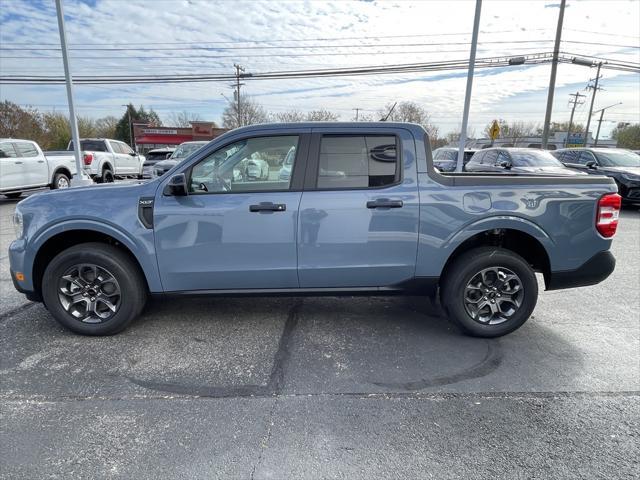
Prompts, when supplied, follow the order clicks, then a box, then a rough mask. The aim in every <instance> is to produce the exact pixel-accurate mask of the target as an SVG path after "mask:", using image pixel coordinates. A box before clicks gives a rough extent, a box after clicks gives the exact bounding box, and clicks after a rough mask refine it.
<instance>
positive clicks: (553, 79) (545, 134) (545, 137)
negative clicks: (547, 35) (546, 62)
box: [542, 0, 567, 149]
mask: <svg viewBox="0 0 640 480" xmlns="http://www.w3.org/2000/svg"><path fill="white" fill-rule="evenodd" d="M566 3H567V0H560V13H559V15H558V26H557V27H556V42H555V45H554V47H553V61H552V62H551V78H549V93H548V95H547V111H546V113H545V115H544V127H543V130H542V148H543V149H546V148H547V143H548V141H549V125H550V123H551V111H552V110H553V93H554V89H555V87H556V73H557V71H558V56H559V54H560V39H561V37H562V22H563V21H564V7H565V5H566Z"/></svg>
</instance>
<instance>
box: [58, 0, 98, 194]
mask: <svg viewBox="0 0 640 480" xmlns="http://www.w3.org/2000/svg"><path fill="white" fill-rule="evenodd" d="M56 13H57V14H58V30H59V32H60V47H61V49H62V64H63V66H64V76H65V79H66V84H67V101H68V102H69V124H70V125H71V138H73V156H74V157H75V159H76V174H75V175H74V176H73V178H71V186H73V187H76V186H78V187H79V186H82V185H88V184H91V183H93V182H92V181H91V179H90V178H87V177H86V176H85V174H84V170H83V167H82V160H81V159H80V133H79V132H78V118H77V117H76V109H75V106H74V103H73V79H72V78H71V69H70V67H69V54H68V52H67V34H66V33H65V29H64V11H63V9H62V0H56Z"/></svg>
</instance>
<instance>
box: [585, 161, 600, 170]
mask: <svg viewBox="0 0 640 480" xmlns="http://www.w3.org/2000/svg"><path fill="white" fill-rule="evenodd" d="M584 166H585V167H587V168H590V169H592V170H597V169H598V164H597V163H596V162H595V161H593V160H589V161H588V162H587V163H585V164H584Z"/></svg>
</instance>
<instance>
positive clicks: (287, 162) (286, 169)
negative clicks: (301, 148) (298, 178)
mask: <svg viewBox="0 0 640 480" xmlns="http://www.w3.org/2000/svg"><path fill="white" fill-rule="evenodd" d="M295 158H296V149H295V148H293V147H292V148H291V149H289V151H288V152H287V156H286V157H285V158H284V161H283V162H282V168H280V172H278V179H279V180H281V181H288V180H289V178H291V170H292V169H293V161H294V160H295Z"/></svg>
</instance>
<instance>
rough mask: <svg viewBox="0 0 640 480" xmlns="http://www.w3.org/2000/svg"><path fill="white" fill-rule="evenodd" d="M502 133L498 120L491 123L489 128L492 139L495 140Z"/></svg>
mask: <svg viewBox="0 0 640 480" xmlns="http://www.w3.org/2000/svg"><path fill="white" fill-rule="evenodd" d="M498 135H500V125H498V121H497V120H494V121H493V123H492V124H491V128H490V129H489V136H490V137H491V141H492V142H493V141H494V140H495V139H496V138H498Z"/></svg>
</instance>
